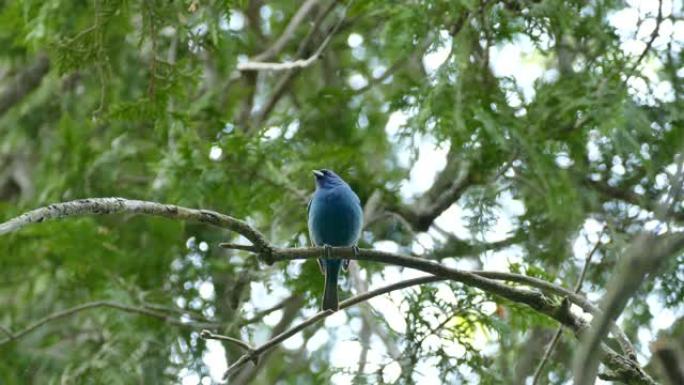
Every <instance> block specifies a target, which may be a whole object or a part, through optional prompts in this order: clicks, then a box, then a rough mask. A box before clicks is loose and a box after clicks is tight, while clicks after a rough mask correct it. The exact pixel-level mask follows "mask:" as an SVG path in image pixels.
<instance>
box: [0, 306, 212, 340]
mask: <svg viewBox="0 0 684 385" xmlns="http://www.w3.org/2000/svg"><path fill="white" fill-rule="evenodd" d="M100 307H104V308H110V309H116V310H121V311H124V312H127V313H134V314H140V315H145V316H148V317H153V318H158V319H160V320H162V321H164V322H167V323H170V324H172V325H177V326H183V327H189V328H210V329H215V328H217V327H219V326H220V323H207V322H196V321H190V322H184V321H181V320H179V319H176V318H172V317H169V316H168V315H167V314H164V313H162V312H158V311H155V310H151V309H146V308H143V307H136V306H131V305H124V304H121V303H117V302H111V301H95V302H88V303H84V304H82V305H78V306H74V307H72V308H70V309H66V310H62V311H58V312H56V313H52V314H50V315H48V316H47V317H45V318H42V319H40V320H38V321H36V322H34V323H32V324H30V325H29V326H27V327H25V328H23V329H21V330H19V331H18V332H16V333H12V332H11V331H9V330H8V329H6V328H4V327H3V328H1V329H2V330H3V332H4V333H5V334H7V335H8V337H7V338H5V339H4V340H1V341H0V345H4V344H6V343H8V342H10V341H14V340H17V339H19V338H21V337H23V336H25V335H27V334H29V333H31V332H32V331H34V330H36V329H38V328H39V327H41V326H44V325H46V324H48V323H50V322H52V321H56V320H59V319H62V318H66V317H69V316H72V315H74V314H76V313H79V312H82V311H84V310H89V309H95V308H100Z"/></svg>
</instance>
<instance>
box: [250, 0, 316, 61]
mask: <svg viewBox="0 0 684 385" xmlns="http://www.w3.org/2000/svg"><path fill="white" fill-rule="evenodd" d="M317 2H318V0H307V1H305V2H304V3H303V4H302V6H301V7H299V9H298V10H297V12H296V13H295V14H294V16H292V18H291V19H290V22H289V23H288V24H287V27H285V30H284V31H283V33H282V34H281V35H280V37H278V39H277V40H276V41H275V43H273V45H272V46H270V47H269V48H268V49H266V50H265V51H264V52H262V53H260V54H258V55H256V56H255V57H254V58H252V60H251V61H252V62H263V61H265V60H269V59H271V58H272V57H275V56H276V55H278V54H279V53H280V51H282V50H283V48H285V44H287V42H288V41H290V40H291V39H292V37H293V36H294V33H295V30H296V29H297V27H299V25H300V24H301V23H302V21H304V19H305V18H306V15H307V14H308V13H309V12H310V11H311V10H312V9H313V7H314V5H316V3H317ZM238 69H239V67H238Z"/></svg>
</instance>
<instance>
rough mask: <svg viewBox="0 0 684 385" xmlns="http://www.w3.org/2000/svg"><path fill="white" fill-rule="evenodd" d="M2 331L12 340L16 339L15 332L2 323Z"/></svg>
mask: <svg viewBox="0 0 684 385" xmlns="http://www.w3.org/2000/svg"><path fill="white" fill-rule="evenodd" d="M0 331H1V332H3V333H4V334H5V335H6V336H7V338H9V339H10V340H13V339H14V334H12V332H11V331H10V330H9V329H7V328H6V327H4V326H2V325H0Z"/></svg>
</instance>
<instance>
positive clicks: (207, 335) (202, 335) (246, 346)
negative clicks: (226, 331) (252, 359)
mask: <svg viewBox="0 0 684 385" xmlns="http://www.w3.org/2000/svg"><path fill="white" fill-rule="evenodd" d="M200 338H202V339H205V340H219V341H228V342H231V343H233V344H235V345H237V346H239V347H241V348H243V349H245V350H247V351H252V350H253V349H252V345H250V344H248V343H246V342H244V341H242V340H239V339H237V338H233V337H228V336H222V335H220V334H214V333H212V332H210V331H209V330H206V329H205V330H202V331H201V332H200Z"/></svg>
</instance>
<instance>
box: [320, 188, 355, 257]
mask: <svg viewBox="0 0 684 385" xmlns="http://www.w3.org/2000/svg"><path fill="white" fill-rule="evenodd" d="M362 221H363V212H362V209H361V205H360V204H359V202H358V197H356V194H354V192H353V191H351V189H349V188H348V187H347V188H346V189H343V188H336V189H332V190H330V191H325V190H321V191H317V192H316V193H315V194H314V197H313V199H312V200H311V207H310V208H309V233H310V235H311V239H312V241H313V242H314V243H315V244H316V245H324V244H326V245H330V246H352V245H355V244H356V242H357V240H358V238H359V235H360V232H361V225H362Z"/></svg>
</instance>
